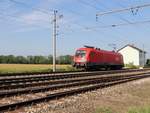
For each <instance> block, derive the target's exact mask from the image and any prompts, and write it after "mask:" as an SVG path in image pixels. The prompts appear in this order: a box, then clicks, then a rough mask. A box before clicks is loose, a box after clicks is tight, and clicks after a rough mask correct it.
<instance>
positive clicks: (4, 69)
mask: <svg viewBox="0 0 150 113" xmlns="http://www.w3.org/2000/svg"><path fill="white" fill-rule="evenodd" d="M73 70H75V69H74V68H72V66H71V65H57V71H73ZM51 71H52V65H48V64H0V74H5V73H28V72H51Z"/></svg>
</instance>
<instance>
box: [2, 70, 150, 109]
mask: <svg viewBox="0 0 150 113" xmlns="http://www.w3.org/2000/svg"><path fill="white" fill-rule="evenodd" d="M146 77H150V72H145V71H144V72H143V73H139V74H136V73H134V74H133V73H132V74H127V75H116V76H108V77H107V76H105V77H100V76H95V77H93V76H92V77H91V76H90V77H87V78H85V77H82V78H76V79H75V78H73V79H68V80H64V79H63V80H59V81H61V84H53V85H48V86H44V87H34V88H26V89H20V90H19V89H17V90H12V91H0V96H1V97H3V98H7V97H6V96H12V95H17V96H18V94H28V93H37V92H41V91H42V92H43V93H44V92H46V91H47V90H58V91H57V92H54V93H52V94H46V95H45V96H42V97H39V98H33V99H29V100H26V101H21V102H14V103H10V104H5V105H1V106H0V111H5V110H6V111H7V110H10V109H11V110H14V109H16V108H17V107H18V108H19V107H21V106H26V105H31V104H36V103H39V102H43V101H48V100H51V99H56V98H57V99H58V98H62V97H65V96H70V95H74V94H78V93H82V92H85V91H90V90H94V89H97V88H104V87H108V86H112V85H116V84H120V83H124V82H128V81H132V80H137V79H141V78H146ZM62 81H64V83H63V82H62ZM68 87H69V90H66V91H59V89H61V88H68ZM74 87H76V88H74Z"/></svg>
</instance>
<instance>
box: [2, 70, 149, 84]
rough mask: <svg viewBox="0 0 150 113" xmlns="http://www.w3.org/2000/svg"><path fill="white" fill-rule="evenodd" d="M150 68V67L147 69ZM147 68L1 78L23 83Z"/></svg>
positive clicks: (5, 82) (6, 80)
mask: <svg viewBox="0 0 150 113" xmlns="http://www.w3.org/2000/svg"><path fill="white" fill-rule="evenodd" d="M146 70H150V69H146ZM137 71H145V70H118V71H108V72H107V71H104V72H101V71H98V72H88V73H78V74H75V73H74V74H73V73H72V74H63V75H46V76H32V77H19V78H1V79H0V85H3V84H12V83H22V82H24V83H25V82H33V81H45V80H55V79H65V78H75V77H83V76H93V75H103V74H114V73H123V72H137Z"/></svg>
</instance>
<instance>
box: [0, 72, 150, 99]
mask: <svg viewBox="0 0 150 113" xmlns="http://www.w3.org/2000/svg"><path fill="white" fill-rule="evenodd" d="M141 75H142V76H143V74H138V75H137V74H136V76H141ZM145 75H150V73H149V74H145ZM131 77H135V75H127V76H112V77H103V78H89V79H79V80H75V81H73V83H72V81H68V82H66V83H64V84H57V85H48V86H44V87H34V88H26V89H17V90H8V91H7V90H6V91H0V97H6V96H7V97H8V96H13V95H18V94H26V93H38V92H43V91H44V92H45V91H48V90H56V89H60V88H67V87H72V86H81V85H89V84H97V83H100V82H101V83H105V82H110V81H116V80H121V79H127V78H131Z"/></svg>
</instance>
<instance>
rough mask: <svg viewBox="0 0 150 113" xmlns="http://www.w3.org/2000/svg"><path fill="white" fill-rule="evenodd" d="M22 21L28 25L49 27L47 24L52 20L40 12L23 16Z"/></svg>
mask: <svg viewBox="0 0 150 113" xmlns="http://www.w3.org/2000/svg"><path fill="white" fill-rule="evenodd" d="M20 19H21V20H22V21H24V22H25V24H27V25H40V26H41V27H42V26H47V24H48V23H50V19H51V18H50V16H49V15H48V14H45V13H42V12H39V11H32V12H30V13H26V14H23V15H21V16H20Z"/></svg>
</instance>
